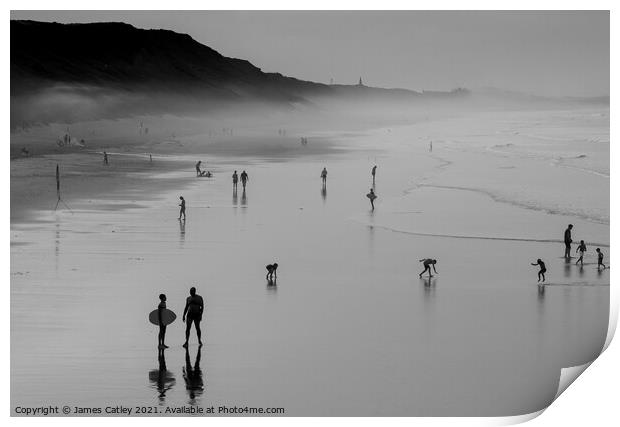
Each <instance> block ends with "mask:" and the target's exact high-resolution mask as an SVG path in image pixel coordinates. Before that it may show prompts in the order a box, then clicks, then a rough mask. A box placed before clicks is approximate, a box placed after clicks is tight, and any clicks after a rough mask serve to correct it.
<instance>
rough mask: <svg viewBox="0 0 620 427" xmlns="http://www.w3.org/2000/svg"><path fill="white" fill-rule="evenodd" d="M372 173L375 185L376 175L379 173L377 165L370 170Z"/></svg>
mask: <svg viewBox="0 0 620 427" xmlns="http://www.w3.org/2000/svg"><path fill="white" fill-rule="evenodd" d="M370 174H371V175H372V185H375V175H376V174H377V165H374V166H373V167H372V171H371V172H370Z"/></svg>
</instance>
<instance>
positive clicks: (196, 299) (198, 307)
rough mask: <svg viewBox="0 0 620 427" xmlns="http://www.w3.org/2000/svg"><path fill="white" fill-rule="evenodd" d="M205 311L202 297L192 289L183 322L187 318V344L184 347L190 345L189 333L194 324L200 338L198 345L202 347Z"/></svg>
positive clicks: (186, 302) (186, 303) (184, 311)
mask: <svg viewBox="0 0 620 427" xmlns="http://www.w3.org/2000/svg"><path fill="white" fill-rule="evenodd" d="M203 311H204V302H203V300H202V297H201V296H200V295H198V294H196V288H195V287H193V286H192V287H191V288H190V290H189V296H188V297H187V300H186V301H185V309H184V310H183V321H184V322H185V318H186V317H187V322H186V327H185V344H183V347H185V348H187V346H188V345H189V332H190V330H191V328H192V323H193V324H194V327H195V328H196V336H197V337H198V345H202V340H201V331H200V321H201V320H202V312H203Z"/></svg>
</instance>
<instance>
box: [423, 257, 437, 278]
mask: <svg viewBox="0 0 620 427" xmlns="http://www.w3.org/2000/svg"><path fill="white" fill-rule="evenodd" d="M419 262H421V263H422V265H423V266H424V271H422V272H421V273H420V274H419V276H420V277H422V275H423V274H424V273H426V272H427V271H428V277H429V279H430V278H431V277H433V275H432V274H431V267H432V268H433V270H434V271H435V274H438V273H437V269H435V264H437V260H436V259H431V258H423V259H421V260H419Z"/></svg>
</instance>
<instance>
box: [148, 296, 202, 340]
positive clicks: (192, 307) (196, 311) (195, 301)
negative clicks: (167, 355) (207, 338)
mask: <svg viewBox="0 0 620 427" xmlns="http://www.w3.org/2000/svg"><path fill="white" fill-rule="evenodd" d="M166 301H167V298H166V294H160V295H159V305H158V306H157V320H158V324H159V335H158V348H159V349H162V350H163V349H165V348H168V346H167V345H166V343H165V339H166V326H167V325H168V323H166V321H165V319H164V313H165V312H166V310H167V307H166ZM203 311H204V301H203V299H202V297H201V296H200V295H198V294H197V293H196V288H195V287H193V286H192V287H191V288H190V290H189V296H188V297H187V299H186V300H185V309H183V322H184V323H185V324H186V327H185V343H184V344H183V347H185V348H187V346H188V345H189V335H190V331H191V328H192V324H193V325H194V327H195V329H196V336H197V337H198V345H200V346H202V339H201V338H202V332H201V331H200V322H201V321H202V313H203Z"/></svg>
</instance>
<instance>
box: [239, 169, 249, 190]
mask: <svg viewBox="0 0 620 427" xmlns="http://www.w3.org/2000/svg"><path fill="white" fill-rule="evenodd" d="M249 180H250V177H249V176H248V174H247V172H246V171H245V170H244V171H243V172H241V185H243V189H244V190H245V184H246V183H247V182H248V181H249Z"/></svg>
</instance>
